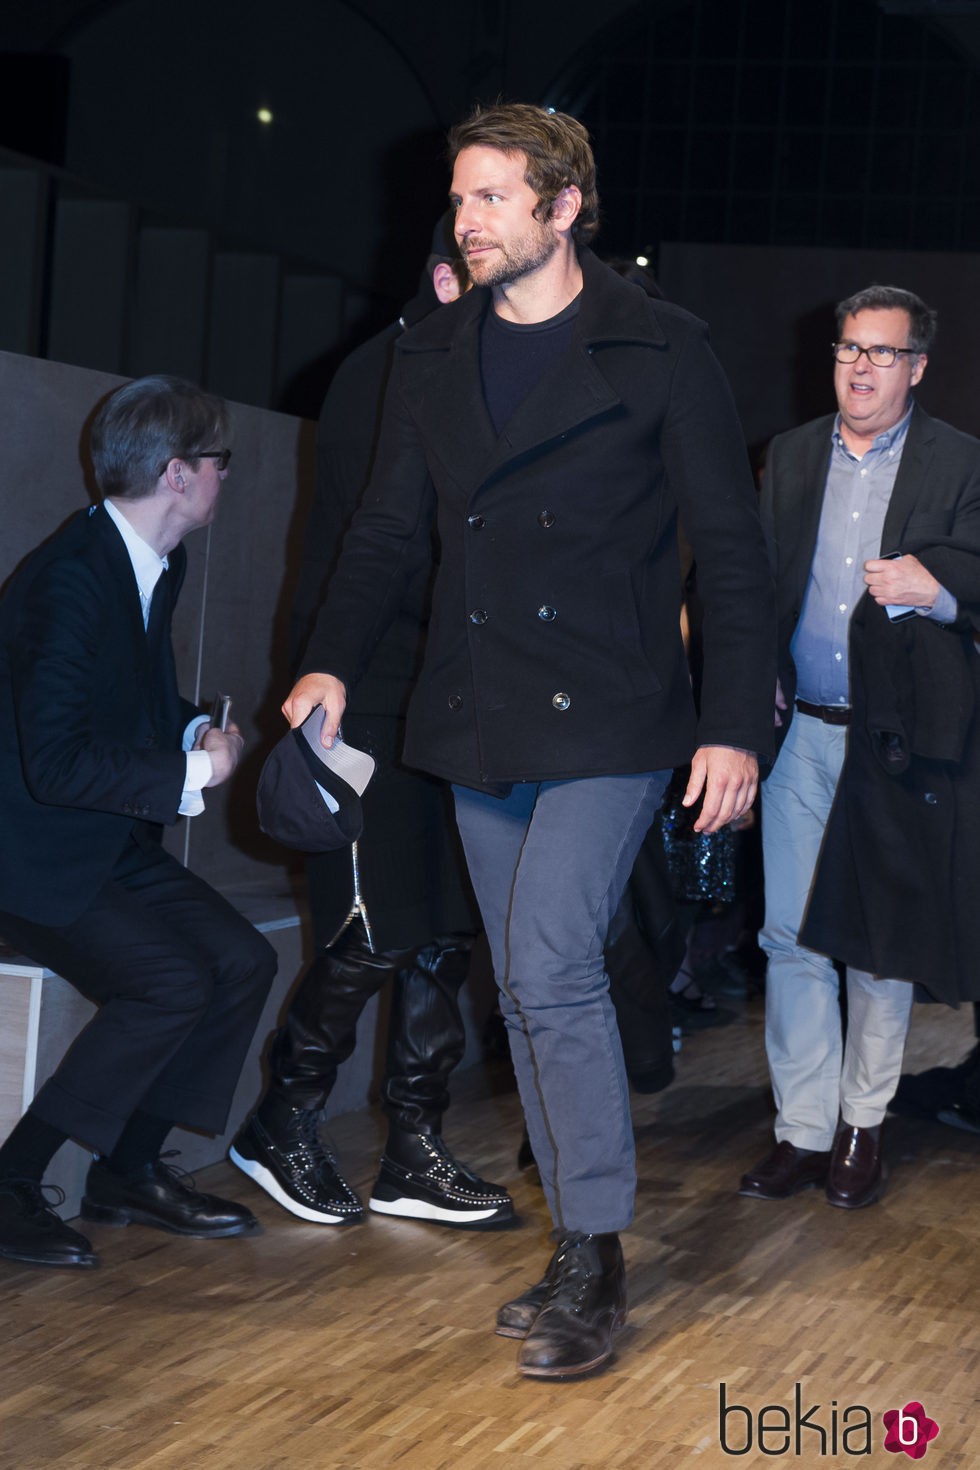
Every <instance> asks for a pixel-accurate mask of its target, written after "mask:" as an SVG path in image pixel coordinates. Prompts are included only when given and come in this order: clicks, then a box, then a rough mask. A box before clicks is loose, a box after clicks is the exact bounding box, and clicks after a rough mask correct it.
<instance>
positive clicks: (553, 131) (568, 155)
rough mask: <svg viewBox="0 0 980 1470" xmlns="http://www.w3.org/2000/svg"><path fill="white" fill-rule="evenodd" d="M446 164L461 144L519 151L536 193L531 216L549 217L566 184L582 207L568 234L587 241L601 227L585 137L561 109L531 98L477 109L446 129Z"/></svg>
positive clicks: (590, 160) (590, 159) (583, 131)
mask: <svg viewBox="0 0 980 1470" xmlns="http://www.w3.org/2000/svg"><path fill="white" fill-rule="evenodd" d="M448 142H449V165H450V168H451V167H452V166H453V164H454V163H455V162H456V158H457V156H458V155H459V154H460V153H462V151H463V149H464V148H496V149H498V150H499V152H501V153H508V154H511V155H513V154H515V153H523V154H524V156H525V158H526V159H527V168H526V169H525V171H524V182H525V183H526V184H527V186H528V188H530V189H533V190H534V192H535V194H537V196H538V201H539V203H538V208H537V209H535V211H534V213H535V216H536V217H537V218H539V219H549V218H550V217H551V211H552V208H553V206H554V203H555V200H556V199H557V198H558V196H559V194H560V193H561V191H562V190H563V189H567V188H568V186H569V185H570V184H574V185H575V187H576V188H577V189H578V190H579V191H580V192H581V195H582V207H581V209H580V210H579V213H578V217H577V219H576V220H575V223H574V225H573V226H572V234H573V235H574V236H575V238H576V239H577V240H580V241H581V242H582V244H583V245H587V244H588V243H589V241H590V240H591V239H592V238H593V236H594V235H595V233H596V231H597V230H598V228H599V195H598V193H597V192H596V178H595V159H594V158H593V156H592V147H591V144H590V143H589V135H588V133H587V131H586V130H585V128H584V127H583V126H582V124H581V123H580V122H578V120H577V119H576V118H574V117H569V116H568V114H567V113H565V112H551V111H549V110H548V109H547V108H544V107H534V106H532V105H531V103H529V102H501V103H498V104H497V105H496V106H495V107H477V108H475V109H474V111H473V112H471V113H470V116H469V117H467V118H464V120H463V121H462V122H459V123H457V124H456V126H455V127H454V128H451V129H450V132H449V139H448Z"/></svg>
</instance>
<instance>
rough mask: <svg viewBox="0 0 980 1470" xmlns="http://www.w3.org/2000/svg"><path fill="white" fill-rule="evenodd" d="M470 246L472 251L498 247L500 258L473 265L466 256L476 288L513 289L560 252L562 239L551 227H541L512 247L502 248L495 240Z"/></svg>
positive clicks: (472, 242)
mask: <svg viewBox="0 0 980 1470" xmlns="http://www.w3.org/2000/svg"><path fill="white" fill-rule="evenodd" d="M467 244H468V245H469V246H470V247H472V246H473V245H477V246H479V245H482V246H487V245H495V246H496V247H497V249H496V254H494V255H492V256H491V257H490V258H489V259H488V260H484V259H483V258H482V257H480V258H478V259H477V260H476V261H473V262H471V261H470V258H469V256H468V255H467V256H466V268H467V270H468V271H469V274H470V279H471V280H472V282H473V284H474V285H475V286H509V285H511V284H512V282H514V281H519V280H520V279H521V277H522V276H527V275H530V274H531V273H532V272H533V271H536V270H540V269H541V267H542V266H543V265H546V264H547V263H548V261H549V260H550V259H551V257H552V256H553V255H554V253H555V251H556V250H557V249H558V236H557V235H556V234H555V232H554V231H553V230H550V229H548V228H547V226H545V225H538V227H537V230H536V231H529V232H528V233H527V234H526V235H524V236H522V237H521V239H519V240H515V241H514V242H513V243H512V244H511V245H510V246H505V245H502V244H501V243H500V241H499V240H492V239H487V240H478V241H473V240H471V241H468V242H467Z"/></svg>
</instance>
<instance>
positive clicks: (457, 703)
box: [447, 694, 463, 713]
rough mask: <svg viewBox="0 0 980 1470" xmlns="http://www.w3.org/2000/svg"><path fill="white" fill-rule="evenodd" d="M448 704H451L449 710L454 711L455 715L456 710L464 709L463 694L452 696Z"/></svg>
mask: <svg viewBox="0 0 980 1470" xmlns="http://www.w3.org/2000/svg"><path fill="white" fill-rule="evenodd" d="M447 702H448V704H449V708H450V709H451V710H452V711H453V713H455V712H456V710H458V709H462V708H463V696H462V695H461V694H450V696H449V699H448V701H447Z"/></svg>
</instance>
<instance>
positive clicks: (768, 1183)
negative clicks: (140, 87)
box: [738, 1138, 830, 1199]
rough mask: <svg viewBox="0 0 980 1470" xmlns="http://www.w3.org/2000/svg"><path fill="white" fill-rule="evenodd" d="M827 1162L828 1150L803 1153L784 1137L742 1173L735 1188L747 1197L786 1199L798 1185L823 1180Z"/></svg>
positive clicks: (804, 1185) (797, 1188)
mask: <svg viewBox="0 0 980 1470" xmlns="http://www.w3.org/2000/svg"><path fill="white" fill-rule="evenodd" d="M829 1163H830V1154H829V1153H828V1152H823V1151H821V1152H817V1153H804V1152H803V1151H802V1150H801V1149H798V1148H796V1147H795V1145H794V1144H792V1143H790V1142H789V1140H788V1139H786V1138H784V1139H783V1141H782V1143H777V1144H776V1147H775V1148H774V1149H773V1151H772V1153H771V1154H770V1155H769V1156H768V1158H765V1159H763V1160H762V1162H761V1163H759V1164H756V1166H755V1168H754V1169H750V1170H749V1172H748V1173H747V1174H743V1175H742V1182H741V1184H740V1185H739V1186H738V1192H739V1194H744V1195H745V1197H746V1198H747V1199H789V1198H790V1196H791V1195H794V1194H799V1192H800V1190H801V1189H810V1188H812V1186H813V1185H815V1184H823V1182H824V1180H825V1179H826V1177H827V1166H828V1164H829Z"/></svg>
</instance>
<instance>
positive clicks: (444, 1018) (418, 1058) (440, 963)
mask: <svg viewBox="0 0 980 1470" xmlns="http://www.w3.org/2000/svg"><path fill="white" fill-rule="evenodd" d="M472 942H473V941H472V938H471V936H470V935H468V934H446V935H439V936H437V937H436V938H435V939H433V940H432V941H431V943H429V944H423V945H421V946H420V947H419V948H418V949H417V950H414V951H409V952H408V953H407V954H406V955H403V956H402V957H401V963H400V964H399V965H398V967H397V969H396V970H395V974H394V983H393V985H392V991H391V1014H390V1016H389V1018H388V1049H387V1056H386V1060H385V1076H384V1081H383V1083H382V1085H381V1106H382V1107H383V1108H384V1111H385V1113H386V1114H387V1116H388V1118H389V1120H390V1121H391V1123H392V1124H393V1125H394V1126H395V1127H397V1128H400V1129H403V1130H404V1131H405V1132H406V1133H438V1132H439V1131H440V1129H441V1127H442V1115H443V1113H444V1112H445V1111H446V1109H447V1108H448V1106H449V1078H450V1074H451V1073H452V1071H453V1068H454V1067H456V1066H457V1065H458V1064H459V1061H460V1059H461V1057H462V1055H463V1052H464V1050H465V1048H466V1030H465V1027H464V1025H463V1018H462V1016H461V1014H460V1010H459V990H460V986H461V985H462V984H463V981H464V980H465V979H466V975H467V972H468V970H469V966H470V948H471V946H472Z"/></svg>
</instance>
